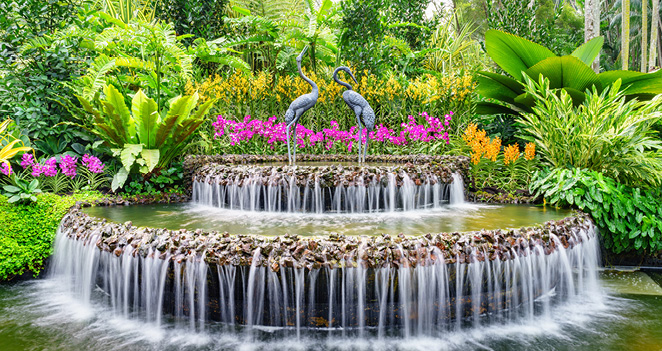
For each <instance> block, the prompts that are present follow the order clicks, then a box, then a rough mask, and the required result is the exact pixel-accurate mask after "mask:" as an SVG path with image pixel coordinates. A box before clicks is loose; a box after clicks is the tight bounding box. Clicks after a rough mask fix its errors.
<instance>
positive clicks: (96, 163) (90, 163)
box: [82, 154, 106, 173]
mask: <svg viewBox="0 0 662 351" xmlns="http://www.w3.org/2000/svg"><path fill="white" fill-rule="evenodd" d="M82 163H83V166H85V167H87V169H88V170H89V171H90V172H92V173H103V170H104V168H106V165H104V164H103V163H101V160H99V158H98V157H95V156H90V155H88V154H85V155H83V161H82Z"/></svg>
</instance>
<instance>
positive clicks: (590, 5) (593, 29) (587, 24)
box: [584, 0, 600, 73]
mask: <svg viewBox="0 0 662 351" xmlns="http://www.w3.org/2000/svg"><path fill="white" fill-rule="evenodd" d="M597 36H600V0H586V2H585V3H584V41H589V40H591V39H593V38H595V37H597ZM591 67H592V68H593V70H594V71H595V72H596V73H599V71H600V54H598V56H597V57H596V58H595V61H593V64H592V65H591Z"/></svg>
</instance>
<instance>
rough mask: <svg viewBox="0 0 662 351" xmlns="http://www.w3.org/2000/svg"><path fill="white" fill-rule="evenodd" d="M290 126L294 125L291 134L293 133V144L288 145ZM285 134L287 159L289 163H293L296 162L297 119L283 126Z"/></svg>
mask: <svg viewBox="0 0 662 351" xmlns="http://www.w3.org/2000/svg"><path fill="white" fill-rule="evenodd" d="M292 126H294V129H292V134H293V135H294V138H293V139H294V146H292V147H290V128H292ZM285 136H286V138H287V159H288V161H289V163H290V165H294V164H296V162H297V120H296V119H295V120H294V121H292V123H290V124H288V125H287V126H286V127H285ZM292 150H294V151H292Z"/></svg>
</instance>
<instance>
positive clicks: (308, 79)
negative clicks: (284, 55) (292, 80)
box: [297, 62, 319, 99]
mask: <svg viewBox="0 0 662 351" xmlns="http://www.w3.org/2000/svg"><path fill="white" fill-rule="evenodd" d="M297 67H298V68H299V75H300V76H301V78H303V80H305V81H306V82H308V84H310V86H311V87H312V88H313V91H312V92H311V94H313V95H314V96H315V98H316V99H317V96H319V89H318V88H317V84H315V82H313V81H312V80H310V78H308V77H306V75H305V74H303V70H301V62H297Z"/></svg>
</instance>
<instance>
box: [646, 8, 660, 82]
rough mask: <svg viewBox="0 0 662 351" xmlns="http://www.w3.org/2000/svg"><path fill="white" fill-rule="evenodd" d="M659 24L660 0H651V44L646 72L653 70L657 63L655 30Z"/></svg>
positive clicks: (657, 43)
mask: <svg viewBox="0 0 662 351" xmlns="http://www.w3.org/2000/svg"><path fill="white" fill-rule="evenodd" d="M659 22H660V0H653V9H652V14H651V42H650V51H649V54H648V70H649V71H650V70H652V69H653V68H655V65H656V63H655V62H656V61H657V51H658V46H659V42H658V36H657V28H658V26H659Z"/></svg>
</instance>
